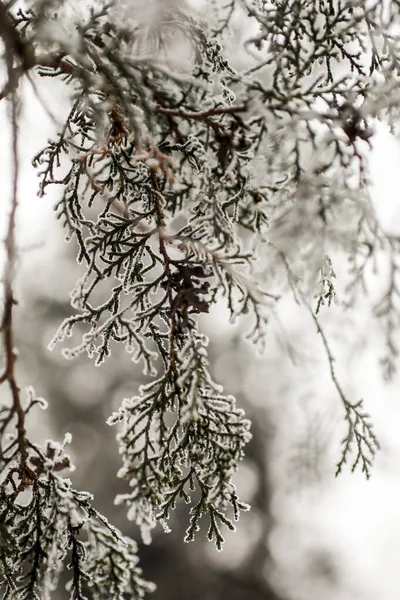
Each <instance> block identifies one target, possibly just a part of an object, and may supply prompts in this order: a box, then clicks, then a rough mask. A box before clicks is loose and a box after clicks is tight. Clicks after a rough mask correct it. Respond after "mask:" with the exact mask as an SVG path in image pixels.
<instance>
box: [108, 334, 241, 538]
mask: <svg viewBox="0 0 400 600" xmlns="http://www.w3.org/2000/svg"><path fill="white" fill-rule="evenodd" d="M206 346H207V341H206V339H205V338H204V336H201V335H200V334H199V333H198V332H197V331H196V330H195V329H194V328H191V329H189V332H188V335H187V336H186V339H185V341H184V343H183V345H182V347H181V348H180V349H179V351H178V353H177V356H176V359H175V361H174V364H173V365H171V366H170V368H169V370H168V371H166V372H165V373H164V374H163V375H162V377H160V378H159V379H157V380H155V381H153V382H151V383H149V384H147V385H145V386H142V388H141V389H140V395H139V396H137V397H134V398H131V399H126V400H124V402H123V405H122V407H121V409H120V410H119V411H118V412H117V413H115V414H114V415H113V416H112V417H111V418H110V419H109V424H115V423H117V422H119V421H123V423H124V427H123V431H122V432H121V434H119V441H120V446H121V453H122V455H123V459H124V466H123V468H122V470H121V472H120V475H121V476H123V477H124V478H127V479H128V480H129V481H130V485H131V487H132V488H133V490H132V492H131V493H129V494H126V495H123V496H120V497H118V498H117V500H118V502H124V503H126V504H127V505H128V506H129V507H130V511H129V514H130V516H131V517H132V518H135V519H137V520H139V522H140V525H141V526H142V531H143V534H144V538H145V539H146V538H147V539H149V535H148V530H149V529H150V528H151V527H152V526H154V524H155V518H158V519H161V520H162V522H165V520H166V519H168V518H169V516H170V511H171V509H173V508H175V505H176V502H177V500H178V499H179V498H183V499H184V500H185V501H186V502H187V503H189V502H193V504H194V505H193V507H192V508H191V519H190V526H189V528H188V530H187V534H186V541H190V540H192V539H194V535H195V532H196V531H197V530H198V528H199V520H200V518H201V517H202V516H203V515H207V516H208V518H209V529H208V538H209V539H210V540H211V539H215V542H216V545H217V547H218V548H219V549H221V546H222V542H223V537H222V534H221V532H220V530H219V524H221V523H222V524H224V525H226V526H228V527H229V528H230V529H233V525H232V523H231V521H230V519H229V518H227V516H226V509H227V506H229V505H230V506H231V508H232V510H233V516H234V519H235V520H237V519H238V517H239V509H245V508H246V506H245V505H244V504H243V503H241V502H239V500H238V498H237V494H236V490H235V487H234V486H233V485H232V482H231V477H232V475H233V474H234V472H235V470H236V466H237V463H238V461H240V460H241V458H242V457H243V447H244V445H245V443H246V442H247V441H248V439H249V437H250V434H249V426H250V423H249V421H247V420H246V419H244V418H243V411H241V410H240V409H237V408H236V406H235V400H234V398H233V397H231V396H226V395H224V394H223V393H222V389H220V386H217V385H216V384H215V383H214V382H213V381H212V380H211V378H210V375H209V372H208V364H207V353H206ZM191 496H193V500H192V498H191Z"/></svg>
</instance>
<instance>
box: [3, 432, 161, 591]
mask: <svg viewBox="0 0 400 600" xmlns="http://www.w3.org/2000/svg"><path fill="white" fill-rule="evenodd" d="M66 441H69V440H68V438H67V439H66ZM27 444H28V445H29V451H28V449H26V456H25V457H24V458H23V459H21V454H20V453H19V452H18V450H17V449H16V448H15V447H14V449H13V450H8V451H7V452H6V454H5V455H3V461H4V462H5V463H6V465H7V466H6V467H4V468H3V469H2V483H1V485H0V532H1V538H0V540H1V541H0V590H1V593H2V598H4V599H8V600H24V599H26V600H27V599H29V600H35V599H37V600H39V599H43V598H50V597H51V594H52V592H53V591H54V590H55V589H56V588H57V585H58V582H59V578H60V575H61V573H62V571H63V570H64V569H66V568H67V570H69V571H70V574H69V577H68V579H69V580H70V581H69V583H68V584H67V588H68V590H69V592H70V598H71V599H74V600H77V599H81V600H83V599H84V598H93V599H100V598H111V597H112V598H118V599H120V600H122V599H123V598H124V599H126V598H128V597H129V598H132V599H133V598H135V599H140V598H143V597H144V595H145V594H146V593H147V592H150V591H152V590H153V589H154V586H152V584H149V583H147V582H146V581H144V580H143V579H142V577H141V570H140V569H139V568H138V566H137V565H138V558H137V555H136V551H137V548H136V546H135V545H134V543H133V542H132V541H131V540H128V539H125V538H124V537H123V536H122V535H121V534H120V533H119V532H118V531H117V530H116V529H115V528H114V527H112V526H111V525H110V524H109V523H108V522H107V520H106V519H105V517H103V516H102V515H101V514H100V513H98V512H97V511H96V510H95V509H94V508H93V506H92V505H91V502H90V501H91V499H92V498H91V495H90V494H89V493H87V492H79V491H76V490H74V488H73V487H72V484H71V481H70V480H69V479H65V478H62V477H61V476H60V475H59V472H60V471H62V470H64V469H65V468H67V467H69V466H70V462H69V457H68V455H66V454H65V452H64V446H65V444H63V445H60V444H57V443H55V442H52V441H48V442H47V446H46V449H45V450H42V449H41V448H40V447H39V446H37V445H34V444H30V443H28V441H27ZM18 481H19V483H18Z"/></svg>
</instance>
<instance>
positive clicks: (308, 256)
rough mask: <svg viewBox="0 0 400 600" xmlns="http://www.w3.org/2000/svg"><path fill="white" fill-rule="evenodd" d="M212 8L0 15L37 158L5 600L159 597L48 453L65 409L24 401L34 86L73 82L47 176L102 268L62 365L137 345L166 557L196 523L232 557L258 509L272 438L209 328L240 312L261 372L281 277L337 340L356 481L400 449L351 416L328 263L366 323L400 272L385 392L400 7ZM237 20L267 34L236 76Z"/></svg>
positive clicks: (245, 4) (1, 426) (12, 424)
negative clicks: (382, 448) (55, 412)
mask: <svg viewBox="0 0 400 600" xmlns="http://www.w3.org/2000/svg"><path fill="white" fill-rule="evenodd" d="M147 4H149V8H148V13H149V14H147V11H146V7H145V5H147ZM207 8H208V9H209V11H208V15H207V16H208V18H207V19H204V18H203V17H202V15H201V14H199V13H198V11H197V10H196V9H195V8H194V7H193V6H192V4H191V3H189V2H186V1H185V0H174V1H171V2H167V1H166V0H164V1H163V2H158V1H156V0H153V2H150V3H144V2H140V1H136V0H135V1H131V2H127V3H126V5H125V3H124V2H123V1H122V0H115V1H111V2H96V3H93V7H92V8H90V7H86V6H83V5H80V4H79V5H78V6H76V5H75V4H74V5H73V4H72V3H71V2H68V1H67V0H65V1H63V0H35V1H32V2H30V3H28V4H27V5H24V6H22V5H21V6H20V5H19V3H18V1H15V0H9V1H8V2H6V1H5V0H0V39H1V40H2V58H3V72H4V75H5V83H4V87H3V89H2V91H1V92H0V99H1V100H2V101H3V102H9V105H10V122H11V129H12V153H13V158H14V174H13V187H12V190H13V192H12V207H11V212H10V221H9V227H8V233H7V237H6V243H5V246H6V254H7V257H6V267H5V274H4V315H3V321H2V329H1V332H2V336H3V363H4V371H3V374H2V375H1V378H0V381H1V383H4V384H8V386H9V390H10V401H9V402H7V401H4V404H3V406H2V407H1V412H0V443H1V446H0V448H1V455H0V462H1V478H0V481H1V483H0V533H1V541H0V577H1V580H0V585H1V586H2V590H4V591H3V597H4V598H10V599H17V598H18V599H22V598H32V599H33V598H48V597H50V596H51V592H52V590H54V589H55V588H56V586H57V581H58V576H59V573H60V571H61V570H62V568H63V565H66V566H67V567H68V569H70V571H71V581H70V584H69V590H70V597H71V598H72V599H83V598H87V597H89V598H94V599H95V598H99V599H100V598H102V599H108V598H115V599H122V598H141V597H142V596H143V595H144V593H145V592H146V591H149V590H151V589H152V586H151V585H150V584H147V583H146V582H144V581H143V580H142V578H141V573H140V570H139V569H138V567H137V558H136V553H135V552H136V548H135V545H134V543H133V542H131V541H130V540H126V539H125V538H123V537H122V536H121V534H120V533H119V532H118V531H116V530H115V529H114V528H113V527H112V526H111V525H109V524H108V522H107V520H106V519H105V518H104V517H103V516H102V515H100V514H99V513H98V512H97V511H96V510H95V508H94V507H93V506H92V504H91V499H90V498H89V496H88V494H87V493H85V492H77V491H76V490H74V489H73V488H72V486H71V483H70V481H69V480H68V479H67V478H64V477H62V472H63V471H64V470H66V469H68V468H69V467H70V461H69V458H68V456H67V455H66V454H65V444H63V445H59V444H56V443H55V442H48V443H47V445H46V446H44V447H41V446H39V445H37V444H34V443H32V442H31V441H30V439H29V432H28V429H27V416H28V413H29V412H30V410H31V409H32V408H35V409H36V408H37V405H43V404H44V401H42V400H41V399H38V398H36V397H35V395H34V394H33V392H31V391H30V392H29V393H28V397H27V398H26V399H25V398H24V396H23V395H21V392H20V390H19V387H18V385H17V382H16V379H15V370H14V365H15V361H16V355H15V352H14V347H13V327H12V325H13V315H14V307H15V302H16V299H15V297H14V291H13V281H14V271H15V263H16V258H17V250H16V246H15V214H16V209H17V205H18V147H19V144H20V131H19V127H18V125H19V106H20V103H22V102H23V95H22V94H21V88H20V86H19V84H20V81H21V80H22V79H24V78H27V79H28V80H29V81H30V83H31V84H32V86H33V87H34V90H35V91H36V92H37V91H38V89H40V82H41V81H43V80H47V83H46V85H47V86H48V87H51V85H52V81H53V80H54V79H59V80H62V81H63V82H64V84H65V88H66V92H67V93H68V94H69V96H68V97H69V101H70V111H69V114H68V116H67V118H66V120H65V123H63V124H62V125H61V127H60V128H59V131H58V133H57V134H56V135H55V137H54V139H52V140H49V141H48V144H47V145H46V147H45V148H43V149H41V150H40V151H38V153H37V155H36V156H35V157H34V158H33V164H34V166H35V167H36V168H37V170H38V174H39V178H40V188H39V194H40V195H41V196H44V195H45V194H46V191H47V189H48V186H52V185H56V186H58V187H59V188H60V196H59V200H58V201H57V203H56V206H55V212H56V215H57V218H58V219H59V221H60V223H61V226H62V227H63V228H64V229H65V235H66V240H67V241H73V243H74V244H75V246H76V248H77V260H78V263H79V264H80V265H81V267H82V276H81V278H80V279H79V281H78V282H77V283H76V286H75V288H74V289H73V290H72V292H71V304H72V308H73V314H72V315H71V316H70V317H68V318H67V319H66V320H65V321H64V322H63V323H62V324H61V325H60V328H59V330H58V331H57V333H56V334H55V336H54V339H53V340H52V342H51V344H50V348H53V347H54V346H55V344H56V343H58V342H65V340H67V339H68V338H71V337H73V341H71V344H70V345H69V346H68V347H66V348H64V355H65V357H66V358H68V359H72V358H75V357H77V356H79V355H80V354H82V353H87V354H88V355H89V357H93V358H94V359H95V361H96V365H98V366H101V365H102V363H103V362H104V361H105V360H106V359H107V357H108V356H109V355H110V353H111V352H112V350H113V348H115V347H116V345H118V344H122V346H123V347H124V348H125V349H126V351H127V352H128V354H130V355H131V356H132V360H133V361H134V362H139V363H141V365H142V367H143V371H144V373H145V374H146V375H147V376H148V383H147V384H146V385H143V386H142V387H141V388H140V389H139V390H138V391H134V392H133V395H132V397H131V398H127V399H125V400H123V402H122V405H121V408H120V409H119V411H117V412H116V413H115V414H113V415H112V416H111V417H110V419H109V421H108V422H109V424H110V425H116V424H118V423H121V425H118V426H117V429H118V433H117V437H118V442H119V446H120V453H121V456H122V461H123V465H122V468H121V470H120V472H119V475H120V476H121V477H122V478H124V479H126V480H127V481H128V482H129V484H130V486H131V488H132V491H131V492H130V493H129V494H125V495H123V496H119V497H117V502H119V503H123V504H125V505H126V506H127V509H128V516H129V518H131V519H134V520H135V521H136V522H137V523H138V524H139V525H140V527H141V531H142V535H143V539H144V541H146V542H150V539H151V537H150V535H151V530H152V528H153V527H154V526H155V525H156V523H157V522H160V523H161V524H162V525H163V526H164V528H165V529H166V530H168V525H167V521H168V518H169V516H170V513H171V511H172V510H173V509H174V508H175V506H176V504H177V502H179V501H180V500H183V501H184V502H186V503H188V504H189V505H190V520H189V524H188V528H187V532H186V537H185V541H191V540H193V539H194V537H195V535H196V533H197V531H198V530H199V528H200V524H201V523H203V521H204V522H205V525H206V528H207V536H208V538H209V539H210V540H213V541H214V542H215V544H216V546H217V548H218V549H221V548H222V544H223V541H224V538H223V533H222V531H223V528H224V527H227V528H228V529H234V525H233V522H232V520H233V521H235V520H237V519H238V518H239V513H240V511H241V510H247V509H248V507H247V506H246V505H245V504H244V503H242V502H241V501H240V500H239V498H238V496H237V492H236V489H235V486H234V485H233V483H232V475H233V474H234V473H235V471H236V470H237V468H238V464H239V462H240V461H241V459H242V458H243V455H244V449H245V446H246V443H247V442H248V441H249V439H250V437H251V436H250V423H249V421H248V420H246V419H245V418H244V414H243V411H242V410H241V409H240V408H237V406H236V403H235V399H234V398H233V397H232V396H229V395H227V394H225V393H224V391H223V389H222V388H221V386H220V385H218V384H217V383H215V382H214V381H213V379H212V377H211V375H210V371H209V360H208V354H207V346H208V340H207V338H206V337H205V335H204V334H203V333H202V331H201V327H200V323H201V322H202V320H203V319H205V318H207V317H206V315H207V313H208V312H209V310H210V308H211V307H212V306H213V305H214V304H215V303H216V302H218V301H219V300H221V299H224V301H225V302H226V305H227V306H228V309H229V312H230V316H231V320H232V321H234V320H235V319H236V318H237V317H240V316H242V315H246V317H247V320H248V323H249V333H248V338H249V339H250V340H251V341H253V342H254V343H255V345H256V346H257V347H258V348H259V350H261V351H262V350H263V348H264V346H265V335H266V331H267V326H268V321H269V320H270V318H271V317H272V316H273V314H274V310H275V306H276V303H277V302H278V300H279V294H278V293H277V290H279V286H278V285H277V283H276V281H277V280H275V279H274V278H273V277H272V275H271V278H270V279H269V280H267V278H266V277H265V276H264V277H263V276H261V275H262V274H263V273H265V264H269V265H274V269H271V272H272V270H274V271H275V272H277V273H278V278H277V279H279V278H282V276H284V277H285V279H286V286H287V287H288V288H290V289H291V290H292V293H293V294H294V296H295V298H296V300H297V301H298V302H299V303H300V304H303V305H304V306H305V308H306V309H307V310H308V311H309V313H310V314H311V316H312V318H313V320H314V322H315V326H316V331H317V334H319V336H320V338H321V342H322V348H323V349H324V351H325V353H326V358H327V361H328V363H329V368H330V372H331V376H332V381H333V384H334V386H335V387H336V390H337V392H338V397H339V400H340V401H341V402H342V404H343V409H344V419H345V420H346V424H347V433H346V437H345V439H344V440H343V453H342V456H341V457H340V459H339V461H338V465H337V473H339V472H340V471H341V469H342V467H343V465H344V463H346V462H347V461H351V466H352V469H353V470H354V469H355V468H356V467H357V466H358V465H359V466H360V467H361V468H362V470H363V471H364V473H365V474H366V476H367V477H369V475H370V467H371V464H372V460H373V457H374V455H375V453H376V451H377V449H378V448H379V443H378V440H377V438H376V436H375V434H374V431H373V429H372V425H371V422H370V418H369V415H368V414H367V413H366V412H365V411H364V409H363V407H362V401H358V400H355V401H354V402H353V401H351V400H350V399H348V398H347V396H346V395H345V393H344V391H343V387H342V386H341V384H340V382H339V381H338V379H337V376H336V374H335V370H334V366H333V363H334V357H333V355H332V352H331V350H330V346H329V342H328V340H327V338H326V336H325V333H324V331H323V329H322V325H321V322H320V320H319V319H320V312H321V311H322V307H324V306H325V307H326V306H330V305H331V302H332V301H334V300H335V297H336V292H335V287H334V283H335V281H334V280H335V273H334V268H333V265H332V260H331V258H330V257H329V255H330V254H332V252H333V251H334V250H337V249H339V250H340V251H341V252H342V253H344V254H345V255H346V256H347V258H348V260H349V264H350V268H349V271H348V281H347V284H348V298H347V302H348V303H349V304H351V303H352V302H354V300H355V298H356V297H357V293H358V290H359V288H360V287H361V288H362V286H363V285H364V283H365V282H364V280H365V273H366V271H367V269H368V267H369V265H370V264H372V263H373V261H374V260H375V258H376V256H377V255H378V254H381V253H382V252H386V255H387V256H388V257H389V258H388V260H389V261H390V264H391V269H390V273H391V275H390V284H389V287H388V291H387V293H385V295H384V297H382V299H381V301H380V302H379V304H378V305H377V307H376V312H377V314H378V315H379V317H380V318H381V319H383V321H384V323H385V328H386V331H387V348H388V351H387V355H386V356H385V358H384V367H385V373H386V375H388V376H390V375H391V374H392V373H393V371H394V369H395V356H396V354H397V347H396V342H395V330H396V328H398V325H399V323H400V319H399V315H400V311H399V307H400V305H399V288H398V264H397V263H398V246H399V240H398V238H396V237H395V236H393V235H388V234H387V233H386V232H385V231H383V230H382V228H381V226H380V224H379V222H378V220H377V218H376V217H375V214H374V210H373V206H372V203H371V199H370V195H369V182H368V153H369V150H370V146H371V137H372V135H373V132H374V120H376V119H377V118H380V119H383V120H385V121H386V122H388V123H389V124H390V126H391V127H394V126H395V123H396V122H397V119H398V113H399V110H400V99H399V95H398V89H399V83H400V82H399V73H400V40H399V33H398V32H399V31H400V29H399V25H400V5H399V4H398V2H391V3H390V4H388V3H384V2H383V1H380V0H378V1H373V2H364V1H363V0H360V1H354V0H318V1H317V0H270V1H264V0H230V1H228V2H227V3H226V4H225V3H222V2H217V1H210V2H208V7H207ZM150 13H151V14H152V15H153V16H149V15H150ZM238 17H240V18H243V17H246V23H248V27H245V28H244V35H245V40H246V41H245V43H244V46H243V50H242V51H241V52H240V54H239V55H238V57H237V60H235V64H234V65H233V64H231V63H232V61H231V60H230V58H229V51H228V49H229V47H230V44H231V38H232V24H233V23H234V22H235V19H237V18H238ZM236 23H237V21H236ZM57 89H59V87H58V88H57ZM38 150H39V149H38ZM263 265H264V267H263ZM260 274H261V275H260ZM279 291H281V290H279ZM199 316H201V319H199ZM134 394H136V395H134ZM66 441H68V440H66ZM22 497H24V498H23V499H22ZM221 530H222V531H221Z"/></svg>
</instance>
